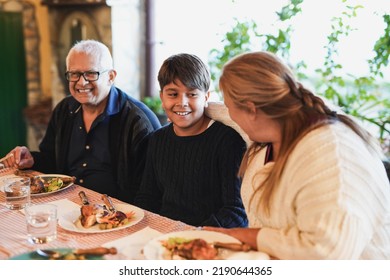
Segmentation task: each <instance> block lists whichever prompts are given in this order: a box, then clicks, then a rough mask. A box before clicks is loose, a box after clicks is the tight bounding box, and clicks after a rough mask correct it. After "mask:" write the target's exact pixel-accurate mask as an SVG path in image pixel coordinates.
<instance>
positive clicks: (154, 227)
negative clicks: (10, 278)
mask: <svg viewBox="0 0 390 280" xmlns="http://www.w3.org/2000/svg"><path fill="white" fill-rule="evenodd" d="M26 176H27V177H29V178H30V179H31V180H36V178H39V179H40V180H44V179H45V180H46V185H48V183H47V182H50V184H53V185H54V187H55V184H57V183H58V181H60V182H61V183H62V185H61V187H60V188H53V189H52V190H48V189H46V191H43V192H37V189H36V186H35V183H31V182H32V181H30V186H31V190H30V193H29V197H28V199H25V201H24V203H25V204H29V205H28V206H25V205H23V203H19V204H18V205H16V203H14V202H12V203H13V205H16V206H12V205H11V204H12V203H10V202H9V199H8V198H7V200H6V187H7V188H8V187H9V186H10V185H12V184H13V185H14V184H16V183H15V182H12V184H11V183H10V182H9V181H10V180H11V181H12V180H13V181H15V180H16V179H21V177H26ZM36 176H38V177H36ZM53 178H54V179H53ZM71 178H72V177H70V176H66V175H62V174H41V173H39V172H36V171H33V170H27V171H17V170H12V169H9V170H7V169H4V168H3V169H1V170H0V236H1V238H0V260H30V259H31V260H35V259H36V260H45V259H108V260H126V259H127V260H142V259H150V260H158V259H183V258H184V259H194V258H195V259H197V258H200V259H205V257H207V256H203V255H201V256H197V255H196V253H191V252H192V251H191V250H190V255H188V246H193V248H195V247H196V246H198V247H199V246H201V247H202V250H203V252H204V251H205V250H204V248H206V249H209V252H212V254H214V255H211V257H212V258H214V257H217V259H269V257H268V255H266V254H264V253H261V252H256V251H251V250H250V248H246V247H245V246H243V245H245V244H241V243H240V242H239V241H238V240H237V239H235V238H233V237H230V236H228V235H225V234H222V233H218V232H210V231H203V230H199V228H196V227H194V226H190V225H187V224H185V223H183V222H180V221H175V220H171V219H169V218H166V217H163V216H160V215H158V214H155V213H152V212H149V211H146V210H144V209H140V208H138V207H136V206H134V205H131V204H128V203H124V202H122V201H120V200H117V199H115V198H111V197H108V196H107V195H104V194H100V193H98V192H95V191H92V190H90V189H87V188H84V187H81V186H79V185H77V184H74V183H73V181H69V180H70V179H71ZM59 179H61V180H59ZM50 180H58V181H57V182H56V183H53V182H52V181H50ZM67 180H68V181H67ZM62 181H63V182H67V183H66V184H65V183H63V182H62ZM50 187H52V186H49V188H50ZM46 188H48V186H46ZM7 195H8V189H7ZM6 201H7V202H6ZM8 204H9V205H8ZM102 205H106V206H104V211H106V212H107V211H108V212H110V213H115V215H118V213H119V214H121V215H122V216H123V217H122V218H123V221H124V222H123V223H119V224H116V225H115V226H107V225H109V224H106V223H103V222H102V224H104V225H105V226H104V227H102V224H98V223H97V222H96V220H98V221H99V218H100V219H101V220H104V218H105V217H104V216H103V218H101V217H100V216H98V214H96V217H93V219H94V220H93V221H92V222H91V220H90V218H91V217H90V216H88V214H87V213H88V211H90V210H91V209H95V208H96V207H98V208H99V207H101V206H102ZM53 208H54V210H53ZM104 211H103V212H104ZM111 211H112V212H111ZM103 212H102V213H103ZM106 212H104V213H106ZM42 213H45V218H46V219H47V221H46V223H47V224H48V225H47V228H46V230H44V229H43V228H44V227H45V226H43V224H44V223H45V221H43V220H42V219H43V218H42V215H41V216H38V214H42ZM119 216H120V215H119ZM50 224H51V225H50ZM87 224H88V225H87ZM199 240H200V241H201V242H203V243H204V244H200V243H197V241H199ZM190 241H191V242H190ZM195 241H196V242H195ZM205 241H206V242H205ZM172 242H178V243H179V246H180V244H183V243H185V242H190V243H188V245H186V247H185V246H184V247H185V248H187V249H185V248H184V249H182V251H183V254H182V255H181V256H180V257H177V256H174V255H175V253H174V252H173V249H172V248H173V247H172V244H171V245H170V246H171V247H172V248H169V247H168V245H167V244H168V243H172ZM192 243H194V244H192ZM189 244H191V245H189ZM175 250H176V251H177V247H176V248H175ZM202 250H201V251H202ZM176 251H175V252H176ZM217 254H218V255H217Z"/></svg>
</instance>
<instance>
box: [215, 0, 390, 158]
mask: <svg viewBox="0 0 390 280" xmlns="http://www.w3.org/2000/svg"><path fill="white" fill-rule="evenodd" d="M302 2H303V0H291V1H290V3H289V4H287V5H286V6H284V7H282V9H281V12H277V15H278V17H279V20H280V22H284V24H283V25H284V26H285V25H286V23H287V26H286V27H284V28H281V29H279V30H278V31H277V32H276V34H260V32H257V30H256V29H257V25H256V23H255V22H254V21H251V22H239V21H236V26H234V27H233V29H232V30H231V31H229V32H228V33H226V36H225V38H224V40H223V43H224V47H223V50H217V49H213V50H211V52H210V58H209V59H210V60H209V64H210V69H211V76H212V79H213V81H214V83H217V81H218V78H219V73H220V71H221V69H222V67H223V65H224V64H225V63H226V62H227V61H228V60H229V59H230V58H232V57H234V56H236V55H237V54H240V53H243V52H246V51H250V50H251V47H252V41H253V40H256V42H260V44H261V45H262V49H263V50H266V51H270V52H273V53H276V54H278V55H279V56H281V57H283V58H284V59H285V60H287V61H288V60H289V52H290V47H291V42H290V38H291V34H292V33H293V31H294V30H293V28H292V25H291V23H290V24H289V20H291V19H292V18H293V17H295V16H297V15H298V14H299V13H301V9H300V4H301V3H302ZM342 2H343V3H346V2H347V1H346V0H342ZM363 8H364V7H362V6H360V5H357V6H349V5H347V4H345V10H344V11H342V12H341V15H340V16H335V17H334V18H333V19H332V22H331V24H332V25H331V28H332V29H331V33H330V34H329V35H328V36H327V39H328V42H327V44H326V45H325V46H324V47H325V49H326V55H325V58H324V63H323V65H322V66H321V67H320V68H318V69H316V70H315V73H312V74H311V75H310V76H308V75H306V74H305V73H304V72H303V71H302V70H303V69H305V67H306V65H305V63H304V62H303V61H300V62H298V63H297V64H296V65H292V68H293V69H294V71H295V73H296V75H297V76H298V78H299V79H300V80H305V81H307V82H308V83H310V84H312V85H313V86H314V88H315V91H316V92H317V93H318V94H319V95H321V96H323V97H324V98H326V99H328V100H329V101H330V102H331V103H333V104H334V105H336V106H337V107H340V108H341V109H342V110H343V111H344V112H346V113H347V114H349V115H352V116H354V117H356V118H357V119H358V120H360V121H361V122H362V124H366V125H367V128H369V130H370V131H373V130H374V131H373V132H374V133H375V134H376V135H377V137H378V139H379V140H380V142H381V143H382V145H383V148H384V151H385V152H386V153H387V154H388V155H389V156H390V151H389V145H390V136H389V135H390V100H389V99H390V98H389V92H390V84H388V83H382V84H378V83H377V82H376V81H377V78H378V77H383V73H382V72H381V70H382V69H383V67H386V66H387V65H388V61H389V55H390V16H389V15H384V17H383V20H384V22H385V23H386V24H387V26H386V28H385V29H384V32H383V35H382V36H381V37H380V38H379V39H378V40H377V42H376V43H375V46H374V47H373V50H374V52H375V54H376V55H375V57H374V58H373V59H371V60H369V61H368V64H369V67H370V70H371V73H370V75H368V76H366V77H354V76H353V75H345V74H344V75H342V74H341V73H342V69H343V66H342V65H341V64H340V63H338V62H337V59H336V58H337V55H338V43H339V42H340V41H341V40H342V39H344V38H346V37H348V35H349V34H350V33H351V32H353V31H354V30H355V29H354V28H353V27H352V26H350V25H349V21H350V20H351V19H353V18H355V17H357V16H358V11H359V10H360V9H363ZM216 89H217V90H218V88H217V87H216ZM385 95H386V96H385Z"/></svg>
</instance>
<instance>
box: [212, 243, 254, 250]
mask: <svg viewBox="0 0 390 280" xmlns="http://www.w3.org/2000/svg"><path fill="white" fill-rule="evenodd" d="M213 245H214V248H217V249H218V248H221V249H228V250H232V251H243V252H249V251H250V250H252V248H251V246H249V245H248V244H245V243H224V242H214V243H213Z"/></svg>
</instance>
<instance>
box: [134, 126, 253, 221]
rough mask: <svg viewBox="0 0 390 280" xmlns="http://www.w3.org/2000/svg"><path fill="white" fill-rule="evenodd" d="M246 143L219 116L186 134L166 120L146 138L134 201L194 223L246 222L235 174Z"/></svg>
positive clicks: (169, 215)
mask: <svg viewBox="0 0 390 280" xmlns="http://www.w3.org/2000/svg"><path fill="white" fill-rule="evenodd" d="M245 149H246V144H245V142H244V140H243V139H242V137H241V136H240V135H239V134H238V133H237V132H236V131H235V130H234V129H232V128H231V127H228V126H225V125H224V124H222V123H220V122H214V123H213V124H212V125H211V126H210V127H209V128H208V129H207V130H206V131H204V132H203V133H201V134H199V135H195V136H187V137H179V136H177V135H176V134H175V133H174V131H173V126H172V124H170V125H168V126H165V127H163V128H161V129H159V130H157V131H155V132H154V133H153V134H152V136H151V138H150V142H149V146H148V154H147V159H146V166H145V171H144V176H143V179H142V183H141V187H140V192H139V193H138V195H137V196H136V199H135V204H137V205H138V206H140V207H142V208H144V209H147V210H149V211H152V212H155V213H158V214H160V215H162V216H166V217H169V218H171V219H174V220H180V221H182V222H185V223H187V224H190V225H194V226H202V225H209V226H217V227H226V228H230V227H246V226H247V223H248V222H247V216H246V213H245V210H244V207H243V204H242V200H241V195H240V189H241V180H240V179H239V177H238V176H237V172H238V168H239V165H240V163H241V159H242V156H243V153H244V151H245Z"/></svg>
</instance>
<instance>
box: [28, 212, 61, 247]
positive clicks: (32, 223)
mask: <svg viewBox="0 0 390 280" xmlns="http://www.w3.org/2000/svg"><path fill="white" fill-rule="evenodd" d="M25 215H26V222H27V239H28V241H29V242H30V243H31V244H45V243H48V242H51V241H53V240H55V239H57V206H56V205H53V204H31V205H29V206H27V207H26V208H25Z"/></svg>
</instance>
